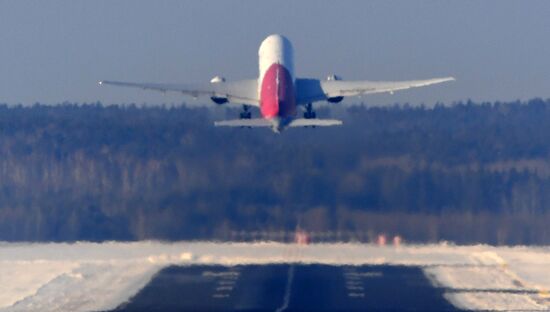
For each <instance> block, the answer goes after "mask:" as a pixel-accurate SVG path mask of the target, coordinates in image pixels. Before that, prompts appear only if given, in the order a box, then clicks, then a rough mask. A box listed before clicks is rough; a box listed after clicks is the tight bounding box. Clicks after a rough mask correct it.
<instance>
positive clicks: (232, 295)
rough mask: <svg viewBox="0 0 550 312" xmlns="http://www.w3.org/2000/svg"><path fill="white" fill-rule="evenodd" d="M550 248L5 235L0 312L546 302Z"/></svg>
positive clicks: (467, 306)
mask: <svg viewBox="0 0 550 312" xmlns="http://www.w3.org/2000/svg"><path fill="white" fill-rule="evenodd" d="M549 267H550V247H540V246H539V247H537V246H533V247H526V246H518V247H494V246H487V245H474V246H454V245H450V244H431V245H402V246H377V245H373V244H360V243H330V244H329V243H326V244H309V245H303V244H288V243H278V242H253V243H235V242H224V243H222V242H200V241H194V242H185V241H183V242H155V241H142V242H131V243H129V242H105V243H87V242H77V243H72V244H71V243H60V244H54V243H45V244H27V243H1V242H0V312H14V311H41V312H48V311H52V312H54V311H55V312H60V311H70V312H75V311H170V310H172V311H185V310H190V311H197V310H200V309H202V310H219V311H224V310H260V311H261V310H269V311H293V310H294V311H296V310H303V309H306V310H332V309H340V310H346V311H347V310H349V311H353V310H356V311H357V310H371V311H373V310H377V311H410V310H422V311H458V310H472V311H549V310H550V270H548V268H549Z"/></svg>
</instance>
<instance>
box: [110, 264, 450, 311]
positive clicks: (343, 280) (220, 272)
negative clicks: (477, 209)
mask: <svg viewBox="0 0 550 312" xmlns="http://www.w3.org/2000/svg"><path fill="white" fill-rule="evenodd" d="M334 310H340V311H459V310H458V309H456V308H454V307H453V306H452V305H451V304H450V303H448V302H447V301H446V300H445V299H444V298H443V289H441V288H435V287H433V286H432V285H431V284H430V282H429V281H428V279H427V278H426V277H425V276H424V274H423V272H422V270H421V269H420V268H416V267H405V266H386V265H380V266H330V265H304V264H276V265H239V266H232V267H225V266H171V267H167V268H165V269H163V270H162V271H160V272H159V273H158V274H157V275H156V276H155V277H154V278H153V279H152V280H151V282H150V283H149V284H148V285H147V286H146V287H145V288H143V289H142V290H141V291H140V292H139V293H138V294H137V295H136V296H134V298H132V299H131V300H130V302H128V303H126V304H123V305H121V306H120V307H118V308H117V309H115V310H114V311H119V312H120V311H128V312H130V311H334Z"/></svg>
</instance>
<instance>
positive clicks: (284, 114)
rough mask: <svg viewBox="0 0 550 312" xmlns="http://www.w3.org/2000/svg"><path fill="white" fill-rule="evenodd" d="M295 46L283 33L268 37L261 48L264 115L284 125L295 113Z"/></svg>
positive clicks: (260, 80)
mask: <svg viewBox="0 0 550 312" xmlns="http://www.w3.org/2000/svg"><path fill="white" fill-rule="evenodd" d="M293 54H294V53H293V48H292V44H291V43H290V41H289V40H288V39H287V38H285V37H283V36H281V35H271V36H269V37H267V38H266V39H265V40H264V41H263V42H262V44H261V45H260V49H259V51H258V56H259V62H258V63H259V67H260V73H259V78H258V92H259V99H260V112H261V114H262V117H263V118H266V119H269V120H271V121H272V122H273V125H274V127H276V128H282V127H284V126H285V125H286V124H288V123H289V122H290V121H291V120H292V119H293V118H295V117H296V114H297V109H296V88H295V79H296V78H295V76H294V58H293V56H294V55H293Z"/></svg>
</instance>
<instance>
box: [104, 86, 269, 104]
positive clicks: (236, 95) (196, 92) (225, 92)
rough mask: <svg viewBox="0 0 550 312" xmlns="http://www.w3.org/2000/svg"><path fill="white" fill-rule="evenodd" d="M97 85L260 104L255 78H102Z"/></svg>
mask: <svg viewBox="0 0 550 312" xmlns="http://www.w3.org/2000/svg"><path fill="white" fill-rule="evenodd" d="M99 85H111V86H118V87H132V88H139V89H144V90H156V91H161V92H167V91H170V92H179V93H182V94H185V95H189V96H192V97H199V96H208V97H219V98H227V100H228V101H229V102H231V103H238V104H247V105H253V106H259V105H260V100H259V99H258V80H256V79H251V80H240V81H231V82H219V83H197V84H163V83H134V82H121V81H108V80H104V81H100V82H99Z"/></svg>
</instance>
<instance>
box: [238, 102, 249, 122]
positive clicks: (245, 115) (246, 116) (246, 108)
mask: <svg viewBox="0 0 550 312" xmlns="http://www.w3.org/2000/svg"><path fill="white" fill-rule="evenodd" d="M239 118H240V119H250V118H252V112H250V106H248V105H243V111H242V112H241V113H240V114H239Z"/></svg>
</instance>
